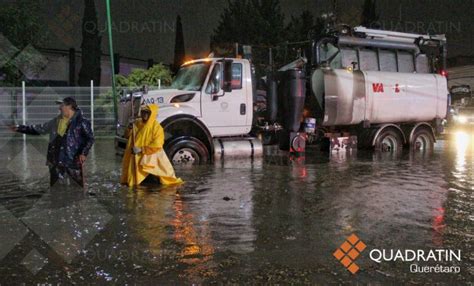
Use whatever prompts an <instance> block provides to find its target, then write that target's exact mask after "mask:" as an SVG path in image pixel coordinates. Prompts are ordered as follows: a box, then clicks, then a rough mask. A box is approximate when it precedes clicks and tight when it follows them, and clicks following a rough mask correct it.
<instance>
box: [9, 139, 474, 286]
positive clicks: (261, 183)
mask: <svg viewBox="0 0 474 286" xmlns="http://www.w3.org/2000/svg"><path fill="white" fill-rule="evenodd" d="M18 138H21V137H18ZM473 141H474V137H469V136H457V137H456V138H454V139H452V140H447V141H440V142H438V143H437V145H436V148H435V151H434V152H433V153H432V154H410V153H404V154H402V155H400V156H393V155H389V154H376V153H373V152H360V151H359V152H357V154H352V155H350V156H349V155H348V156H334V157H332V158H329V157H328V156H327V155H325V154H323V153H319V152H308V154H307V155H306V158H298V159H293V160H292V159H289V158H288V157H287V156H285V155H278V154H276V155H275V154H273V155H268V156H266V157H265V158H264V159H261V160H254V161H250V160H234V161H230V160H229V161H226V162H217V163H216V164H214V165H207V166H198V167H194V168H188V167H180V168H177V170H176V171H177V173H178V175H179V176H181V177H182V178H183V179H184V180H185V181H186V184H185V185H183V186H179V187H170V188H160V187H157V186H154V187H153V186H148V187H141V188H140V189H138V190H137V191H132V190H128V188H126V187H123V186H120V185H119V184H118V180H119V175H120V158H119V157H117V156H115V154H114V149H113V141H112V140H98V141H97V143H96V145H95V147H94V149H93V151H92V153H91V155H90V158H89V160H88V162H87V165H86V173H87V178H86V182H87V186H88V187H87V189H88V191H89V192H91V193H93V194H84V193H83V192H81V191H78V190H67V189H63V190H49V188H48V173H47V169H46V167H45V166H44V159H45V158H44V155H43V154H45V151H46V147H47V142H46V140H43V139H28V140H27V141H26V142H24V141H22V140H20V139H19V140H10V141H8V142H6V143H5V142H4V143H2V145H1V150H2V152H1V154H0V158H1V162H2V164H1V166H0V182H1V183H0V228H1V229H2V232H0V240H1V241H2V244H1V247H0V283H1V284H6V285H11V284H20V283H26V284H33V283H35V284H36V283H54V284H57V283H61V284H71V283H72V284H83V283H91V284H106V283H109V284H127V283H128V284H152V283H154V284H157V283H159V284H176V283H177V284H192V283H195V284H222V283H238V284H264V283H265V284H276V283H279V284H290V283H291V284H356V283H364V284H366V283H369V282H375V283H378V284H395V283H413V284H428V283H440V284H445V285H453V284H468V283H469V282H471V283H472V280H473V279H472V277H473V276H472V275H473V274H474V269H473V266H472V261H473V259H474V256H473V247H472V245H473V234H474V233H473V220H474V215H473V213H472V209H473V190H474V143H473ZM270 153H271V152H270ZM353 233H355V234H356V235H357V236H358V237H359V238H360V239H361V240H362V241H363V242H364V243H365V244H366V245H367V248H366V250H364V251H363V252H362V253H361V255H360V256H359V257H358V258H357V259H356V263H357V265H358V266H359V267H360V270H359V271H358V272H357V273H356V274H351V273H350V272H349V271H348V270H346V268H345V267H344V266H343V265H342V264H341V263H340V262H339V261H338V260H337V259H336V258H335V257H334V256H333V253H334V251H335V250H336V249H337V248H338V247H339V246H340V245H341V244H342V243H343V242H344V240H345V239H346V238H347V237H348V236H349V235H351V234H353ZM374 248H377V249H402V250H405V249H414V250H417V249H422V250H426V251H428V250H430V249H451V250H461V256H462V257H461V261H460V262H459V261H454V262H443V263H441V264H443V265H447V266H459V268H460V273H458V274H446V273H438V274H433V273H428V274H426V273H410V265H411V264H412V263H410V262H401V261H392V262H382V263H380V264H379V263H376V262H374V261H372V260H371V259H370V258H369V252H370V250H371V249H374ZM419 264H420V265H431V264H432V263H431V262H425V263H419Z"/></svg>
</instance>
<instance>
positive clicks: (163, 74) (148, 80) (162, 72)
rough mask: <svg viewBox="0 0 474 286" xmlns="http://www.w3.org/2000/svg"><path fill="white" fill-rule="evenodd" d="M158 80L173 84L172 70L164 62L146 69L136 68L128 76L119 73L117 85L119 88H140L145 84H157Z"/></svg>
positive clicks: (165, 83) (163, 83)
mask: <svg viewBox="0 0 474 286" xmlns="http://www.w3.org/2000/svg"><path fill="white" fill-rule="evenodd" d="M158 80H160V81H161V84H162V85H165V86H167V85H170V84H171V80H172V77H171V70H170V69H169V68H168V67H166V66H164V65H163V64H156V65H154V66H153V67H151V68H149V69H147V70H145V69H134V70H133V71H132V72H131V73H130V74H129V75H128V76H127V77H125V76H122V75H118V76H117V86H118V87H119V88H122V87H126V88H131V89H134V88H140V87H142V86H144V85H147V86H152V87H153V86H157V85H158Z"/></svg>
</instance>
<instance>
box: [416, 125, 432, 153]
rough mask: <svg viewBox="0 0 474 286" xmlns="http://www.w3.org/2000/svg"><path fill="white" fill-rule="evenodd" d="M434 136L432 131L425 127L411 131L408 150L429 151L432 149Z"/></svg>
mask: <svg viewBox="0 0 474 286" xmlns="http://www.w3.org/2000/svg"><path fill="white" fill-rule="evenodd" d="M434 142H435V138H434V137H433V132H432V131H431V130H429V129H428V128H426V127H419V128H417V129H416V130H415V132H414V133H413V137H412V139H411V142H410V150H412V151H417V152H418V151H420V152H431V151H433V149H434Z"/></svg>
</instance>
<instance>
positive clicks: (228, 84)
mask: <svg viewBox="0 0 474 286" xmlns="http://www.w3.org/2000/svg"><path fill="white" fill-rule="evenodd" d="M232 62H233V61H232V60H225V61H224V71H223V79H224V80H223V84H222V90H224V92H231V91H232Z"/></svg>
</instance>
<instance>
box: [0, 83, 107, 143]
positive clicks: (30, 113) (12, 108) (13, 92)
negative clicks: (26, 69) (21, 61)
mask: <svg viewBox="0 0 474 286" xmlns="http://www.w3.org/2000/svg"><path fill="white" fill-rule="evenodd" d="M67 96H71V97H74V98H75V99H76V101H77V104H78V105H79V108H80V109H81V110H82V112H83V114H84V116H85V117H86V118H87V119H89V120H90V121H91V123H92V126H93V129H94V133H95V135H96V136H112V135H114V131H115V117H114V107H113V96H112V89H111V88H110V87H93V86H92V85H91V87H28V86H23V87H0V138H2V137H9V136H11V131H10V130H9V127H10V126H12V125H15V124H41V123H44V122H46V121H48V120H50V119H52V118H53V117H55V116H57V115H58V113H59V109H58V105H57V104H56V103H55V101H56V100H58V99H62V98H64V97H67Z"/></svg>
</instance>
